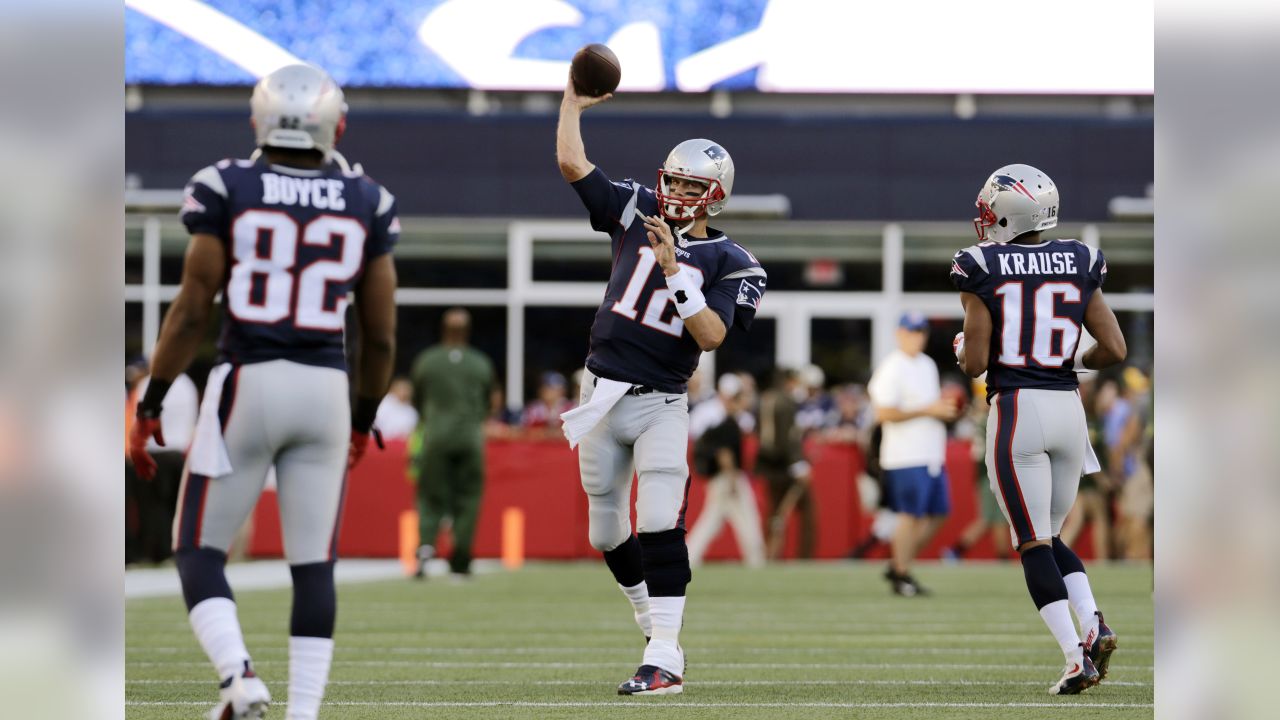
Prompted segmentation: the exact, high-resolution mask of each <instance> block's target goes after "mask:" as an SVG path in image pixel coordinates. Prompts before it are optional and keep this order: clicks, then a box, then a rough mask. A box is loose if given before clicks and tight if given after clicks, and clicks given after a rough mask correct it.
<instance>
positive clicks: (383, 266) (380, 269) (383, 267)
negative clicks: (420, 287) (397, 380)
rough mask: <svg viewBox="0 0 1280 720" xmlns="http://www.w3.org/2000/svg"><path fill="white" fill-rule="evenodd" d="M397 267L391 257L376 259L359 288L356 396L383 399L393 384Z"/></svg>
mask: <svg viewBox="0 0 1280 720" xmlns="http://www.w3.org/2000/svg"><path fill="white" fill-rule="evenodd" d="M395 296H396V266H395V264H394V262H393V261H392V260H391V255H390V254H386V255H382V256H380V257H378V258H375V259H374V260H372V261H371V262H370V263H369V266H368V267H367V268H366V269H365V273H364V277H363V278H361V280H360V285H359V286H358V287H357V288H356V315H357V316H358V317H359V319H360V372H359V374H358V375H357V377H356V396H357V397H364V398H378V399H381V398H382V396H383V395H385V394H386V392H387V388H388V387H389V386H390V385H391V372H392V370H393V369H394V367H395V358H396V301H395Z"/></svg>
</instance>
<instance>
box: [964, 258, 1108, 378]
mask: <svg viewBox="0 0 1280 720" xmlns="http://www.w3.org/2000/svg"><path fill="white" fill-rule="evenodd" d="M1106 273H1107V263H1106V260H1105V259H1104V258H1103V257H1102V253H1101V252H1100V251H1099V250H1098V249H1097V248H1091V247H1088V246H1087V245H1084V244H1083V243H1080V242H1078V241H1075V240H1053V241H1049V242H1044V243H1040V244H1037V245H1017V244H1012V243H1010V244H997V243H991V242H986V243H981V244H979V245H974V246H972V247H968V248H965V249H964V250H961V251H960V252H958V253H956V255H955V259H954V261H953V262H952V265H951V282H952V283H953V284H954V285H955V287H956V289H957V290H960V291H962V292H971V293H974V294H975V295H977V296H978V297H979V298H980V299H981V300H982V302H983V304H985V305H986V306H987V309H988V310H989V311H990V313H991V321H992V332H991V346H990V348H989V353H990V354H989V358H990V360H989V361H988V364H987V390H988V394H989V395H995V394H996V393H998V392H1000V391H1002V390H1013V389H1017V388H1042V389H1051V390H1074V389H1075V388H1076V387H1078V385H1079V383H1078V381H1077V379H1076V374H1075V355H1076V351H1077V349H1078V348H1079V345H1080V338H1081V336H1082V335H1083V327H1084V316H1085V309H1086V308H1087V307H1088V305H1089V300H1090V298H1091V297H1092V296H1093V293H1094V292H1095V291H1096V290H1098V288H1100V287H1102V283H1103V281H1104V280H1105V279H1106Z"/></svg>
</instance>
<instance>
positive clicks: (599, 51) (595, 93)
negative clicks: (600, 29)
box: [569, 43, 622, 97]
mask: <svg viewBox="0 0 1280 720" xmlns="http://www.w3.org/2000/svg"><path fill="white" fill-rule="evenodd" d="M569 76H570V77H572V78H573V89H574V90H575V91H577V93H578V94H579V95H586V96H588V97H600V96H601V95H607V94H609V93H611V92H613V91H614V90H617V89H618V82H619V81H620V80H622V65H620V64H619V63H618V56H617V55H614V54H613V51H612V50H610V49H609V48H608V46H606V45H601V44H600V43H591V44H590V45H587V46H586V47H584V48H582V49H581V50H579V51H578V52H577V53H575V54H574V56H573V64H572V65H570V66H569Z"/></svg>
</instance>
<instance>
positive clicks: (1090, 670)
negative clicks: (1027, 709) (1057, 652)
mask: <svg viewBox="0 0 1280 720" xmlns="http://www.w3.org/2000/svg"><path fill="white" fill-rule="evenodd" d="M1080 644H1081V646H1082V647H1081V649H1082V650H1083V645H1084V643H1080ZM1097 684H1098V670H1097V669H1096V668H1094V667H1093V661H1092V660H1090V659H1089V654H1088V653H1081V656H1080V662H1070V663H1067V667H1066V670H1065V672H1063V673H1062V679H1061V680H1059V681H1058V682H1057V684H1056V685H1054V686H1053V687H1051V688H1049V694H1050V695H1079V694H1080V693H1082V692H1084V691H1085V690H1088V689H1089V688H1091V687H1093V686H1094V685H1097Z"/></svg>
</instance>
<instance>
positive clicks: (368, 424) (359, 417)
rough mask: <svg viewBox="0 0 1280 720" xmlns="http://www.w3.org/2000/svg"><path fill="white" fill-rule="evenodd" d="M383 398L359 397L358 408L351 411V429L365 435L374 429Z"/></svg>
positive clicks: (357, 399)
mask: <svg viewBox="0 0 1280 720" xmlns="http://www.w3.org/2000/svg"><path fill="white" fill-rule="evenodd" d="M381 404H382V398H371V397H363V396H361V397H357V398H356V406H355V408H354V409H353V410H352V411H351V429H352V430H355V431H356V432H358V433H363V434H365V435H368V434H369V430H370V429H372V428H373V421H374V419H375V418H376V417H378V406H379V405H381Z"/></svg>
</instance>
